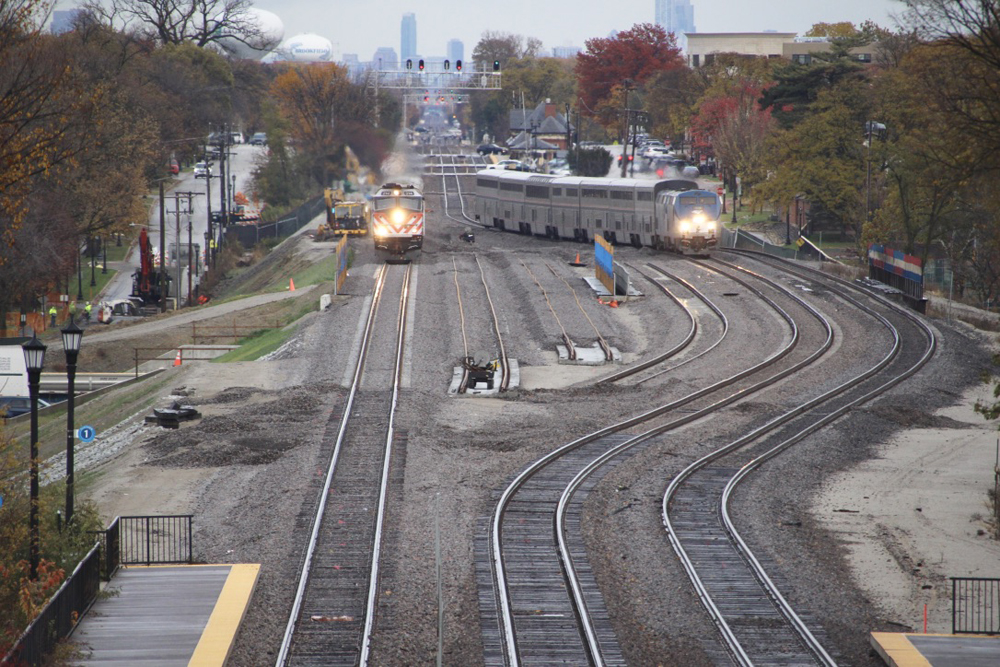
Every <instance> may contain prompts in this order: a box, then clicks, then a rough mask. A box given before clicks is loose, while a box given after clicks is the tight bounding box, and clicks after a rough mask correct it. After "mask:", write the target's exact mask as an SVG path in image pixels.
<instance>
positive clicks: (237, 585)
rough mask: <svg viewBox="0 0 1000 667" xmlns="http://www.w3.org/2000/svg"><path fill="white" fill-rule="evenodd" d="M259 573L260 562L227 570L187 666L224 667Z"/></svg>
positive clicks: (235, 566)
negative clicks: (223, 582)
mask: <svg viewBox="0 0 1000 667" xmlns="http://www.w3.org/2000/svg"><path fill="white" fill-rule="evenodd" d="M259 574H260V564H259V563H248V564H238V565H233V566H232V568H231V569H230V570H229V576H228V577H226V583H225V584H224V585H223V587H222V592H221V593H219V599H218V600H216V602H215V608H214V609H213V610H212V615H211V616H210V617H209V618H208V623H207V624H206V625H205V629H204V630H203V631H202V633H201V639H200V640H199V641H198V646H196V647H195V649H194V654H193V655H192V656H191V662H189V663H188V665H189V666H190V667H210V666H211V667H215V666H216V665H218V666H219V667H221V666H222V665H225V664H226V661H227V660H228V659H229V652H230V651H232V649H233V643H234V642H235V641H236V633H237V632H239V629H240V623H242V622H243V617H244V616H245V615H246V611H247V608H248V607H249V606H250V598H251V596H252V595H253V591H254V587H255V586H256V585H257V576H258V575H259Z"/></svg>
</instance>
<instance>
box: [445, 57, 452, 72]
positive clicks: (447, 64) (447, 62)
mask: <svg viewBox="0 0 1000 667" xmlns="http://www.w3.org/2000/svg"><path fill="white" fill-rule="evenodd" d="M449 69H451V61H450V60H448V59H445V61H444V71H445V72H447V71H448V70H449Z"/></svg>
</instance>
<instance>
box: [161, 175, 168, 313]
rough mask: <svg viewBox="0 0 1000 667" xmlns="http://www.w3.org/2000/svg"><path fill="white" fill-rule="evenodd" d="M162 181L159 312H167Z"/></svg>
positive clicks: (165, 238)
mask: <svg viewBox="0 0 1000 667" xmlns="http://www.w3.org/2000/svg"><path fill="white" fill-rule="evenodd" d="M165 216H166V212H165V210H164V201H163V181H160V312H161V313H165V312H167V265H166V261H165V255H166V245H167V231H166V223H165V221H164V218H165Z"/></svg>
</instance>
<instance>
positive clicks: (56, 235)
mask: <svg viewBox="0 0 1000 667" xmlns="http://www.w3.org/2000/svg"><path fill="white" fill-rule="evenodd" d="M50 5H51V3H50V2H48V1H47V0H0V100H2V103H0V328H3V323H4V322H6V321H7V316H8V314H10V313H16V312H17V311H19V310H28V311H31V310H35V309H37V308H38V307H39V304H40V300H41V297H42V296H43V295H44V294H46V293H51V292H56V293H59V292H62V293H70V291H71V290H70V289H69V286H68V283H69V282H70V279H71V276H75V274H76V262H77V260H78V257H79V254H80V251H81V247H82V246H83V245H84V244H85V243H86V240H87V239H90V238H95V237H103V238H105V239H107V238H108V237H110V236H114V235H116V234H126V235H132V234H134V233H135V231H136V230H137V229H138V227H137V226H138V225H143V224H145V223H146V221H147V211H148V209H149V206H150V205H151V204H152V202H151V201H150V200H149V199H148V197H147V195H148V194H149V193H150V192H151V190H153V189H155V187H156V182H157V181H158V180H161V179H163V178H165V177H167V176H168V172H167V167H168V164H169V163H170V160H171V159H176V160H178V162H180V163H181V164H191V163H193V162H195V161H197V160H199V159H201V158H202V157H203V155H204V150H205V146H204V145H205V141H206V137H207V135H208V134H209V133H210V132H211V131H212V130H216V129H219V128H222V127H223V126H227V127H230V128H233V129H239V130H242V131H244V132H247V133H250V132H256V131H266V132H267V133H268V135H269V137H270V138H271V143H270V150H269V151H268V155H267V158H266V159H265V160H263V161H262V162H261V164H260V165H258V167H257V169H256V172H255V174H254V179H253V185H252V188H253V189H254V191H255V192H254V194H255V195H256V198H257V199H259V200H261V201H266V202H267V203H268V205H269V206H272V207H274V208H275V210H281V208H282V207H284V208H289V207H293V206H295V205H297V204H298V203H301V202H302V201H304V200H305V199H307V198H309V197H310V196H314V195H315V194H316V193H318V192H319V191H320V189H321V188H322V187H325V186H329V184H330V180H331V179H334V178H338V177H342V176H343V169H344V163H345V162H344V149H345V147H346V146H350V147H351V148H352V149H353V150H354V151H355V153H356V154H357V155H358V156H359V158H360V159H361V161H362V162H363V163H364V164H366V165H368V166H372V167H373V168H375V169H377V168H378V166H379V165H380V163H381V161H382V159H383V158H384V156H385V155H386V154H387V152H388V151H389V150H391V147H392V139H393V137H394V136H395V130H396V129H397V128H398V126H399V123H400V117H399V115H400V112H399V108H400V105H399V103H398V102H396V101H395V100H393V99H392V98H391V97H390V96H388V95H385V94H383V95H381V96H380V99H379V100H378V104H376V100H375V99H374V98H373V97H372V96H370V95H368V94H367V93H366V87H365V82H364V81H352V80H351V79H350V77H349V76H348V73H347V71H346V69H345V68H343V67H341V66H339V65H336V64H332V63H326V64H316V65H308V66H307V65H295V64H292V63H275V64H262V63H260V62H257V61H253V60H240V59H236V58H231V57H229V56H228V55H227V54H226V51H225V50H224V49H222V48H221V47H220V46H219V40H220V38H221V37H222V36H224V35H226V34H231V32H232V30H234V29H243V30H244V33H243V34H244V37H243V39H244V40H251V41H252V40H253V39H255V38H256V37H258V36H259V33H255V31H254V28H252V27H247V26H248V23H247V20H248V19H247V16H248V15H247V10H248V8H249V6H250V5H249V3H248V2H245V1H244V0H181V1H180V2H178V1H175V0H171V2H167V3H165V2H162V1H161V0H115V1H114V2H112V3H110V4H109V3H89V4H86V5H84V8H83V9H82V10H80V11H79V12H78V13H77V14H76V16H75V19H74V21H73V25H72V29H71V30H68V31H67V32H64V33H62V34H58V35H54V34H49V33H48V32H46V31H45V30H44V29H43V26H44V24H45V22H46V20H47V18H48V13H49V9H50ZM170 17H179V18H177V20H173V21H171V20H168V19H170ZM168 28H169V29H168ZM247 35H248V36H247ZM376 108H379V110H380V113H379V117H378V118H377V119H376V117H375V109H376Z"/></svg>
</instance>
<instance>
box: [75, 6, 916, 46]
mask: <svg viewBox="0 0 1000 667" xmlns="http://www.w3.org/2000/svg"><path fill="white" fill-rule="evenodd" d="M59 4H60V5H65V6H66V7H71V6H72V3H71V2H66V1H65V0H61V1H60V3H59ZM691 4H692V7H693V9H694V13H695V16H697V17H698V18H697V22H696V24H697V29H698V31H699V32H761V31H764V30H777V31H780V32H798V33H800V34H801V33H804V32H806V31H807V30H809V28H811V27H812V26H813V25H814V24H815V23H820V22H829V23H834V22H839V21H850V22H852V23H854V24H855V25H860V24H861V23H863V22H864V21H865V20H869V19H870V20H873V21H875V22H876V23H878V24H879V25H882V26H883V27H887V28H890V29H891V28H894V27H895V25H896V24H895V22H894V21H893V20H892V19H891V17H890V14H892V13H895V12H901V11H902V10H903V9H904V5H903V3H902V2H900V1H899V0H841V2H839V3H836V4H827V3H822V5H821V6H817V5H818V4H819V3H815V4H814V3H802V2H800V1H799V0H721V1H716V2H711V3H710V2H709V1H708V0H691ZM253 6H255V7H258V8H260V9H266V10H267V11H270V12H274V13H275V14H277V15H278V16H279V17H281V20H282V22H283V23H284V25H285V36H286V37H291V36H294V35H297V34H299V33H302V32H315V33H317V34H320V35H322V36H324V37H326V38H327V39H329V40H330V41H331V42H332V43H333V46H334V51H335V53H336V54H337V55H338V56H340V55H341V54H343V53H358V54H361V57H362V58H364V57H365V56H364V54H371V53H374V52H375V50H376V49H378V48H379V47H383V46H391V47H393V48H394V49H396V50H397V51H398V49H400V47H401V43H400V42H399V41H397V40H398V39H399V38H398V37H397V36H396V35H398V34H399V33H397V32H396V30H395V29H392V30H391V31H390V32H389V34H386V32H387V31H386V30H384V27H385V26H386V25H391V26H396V25H400V23H399V21H401V19H402V16H403V15H404V14H407V13H415V14H418V18H419V19H420V25H421V30H420V43H419V47H418V48H417V50H418V51H419V52H420V55H423V56H424V57H443V56H445V55H446V54H447V45H448V41H449V40H451V39H458V40H460V41H462V42H463V43H464V44H466V45H467V48H466V57H467V58H469V59H471V53H472V50H473V49H474V48H475V46H476V44H478V43H479V41H480V39H481V37H482V35H483V32H484V31H487V30H491V31H494V32H508V33H513V34H515V35H521V36H524V37H535V38H538V39H540V40H542V43H543V45H544V48H545V49H546V50H547V51H551V50H552V49H553V48H554V47H565V46H575V47H579V48H581V49H583V48H585V46H586V40H588V39H591V38H595V37H607V36H608V35H609V34H610V33H611V32H612V31H615V30H627V29H628V28H630V27H632V26H633V25H635V24H636V23H655V22H656V0H643V1H642V2H638V3H623V4H621V5H615V4H611V3H606V2H601V1H599V0H576V1H573V2H571V1H569V0H550V1H549V2H547V3H541V4H540V3H537V2H533V1H530V0H507V2H506V3H505V4H504V11H503V12H502V13H497V12H484V11H483V10H482V7H481V6H479V5H472V4H471V3H468V4H455V3H451V2H443V1H442V0H425V2H423V3H421V4H420V5H419V6H415V5H414V3H413V2H412V1H404V0H375V1H374V2H372V1H371V0H365V1H362V0H341V2H340V3H338V4H337V5H336V7H335V11H334V12H333V13H332V14H331V13H329V12H328V11H327V10H326V7H325V5H323V4H321V3H319V2H318V1H317V0H254V2H253ZM318 16H322V17H323V18H324V20H327V17H329V18H328V23H327V24H324V23H323V22H320V21H318V20H317V17H318ZM568 17H569V19H570V20H567V19H568ZM378 26H381V28H383V29H379V28H378Z"/></svg>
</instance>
